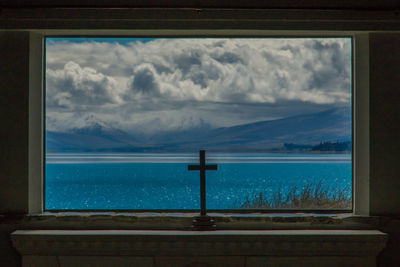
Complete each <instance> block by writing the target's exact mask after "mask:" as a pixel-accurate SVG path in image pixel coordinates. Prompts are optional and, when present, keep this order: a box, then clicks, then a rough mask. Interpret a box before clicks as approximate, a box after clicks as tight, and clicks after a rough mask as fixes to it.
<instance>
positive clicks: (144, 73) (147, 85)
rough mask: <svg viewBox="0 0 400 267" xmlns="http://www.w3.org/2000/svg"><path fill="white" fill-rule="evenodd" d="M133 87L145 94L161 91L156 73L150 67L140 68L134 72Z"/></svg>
mask: <svg viewBox="0 0 400 267" xmlns="http://www.w3.org/2000/svg"><path fill="white" fill-rule="evenodd" d="M131 89H132V90H133V91H135V92H139V93H142V94H145V95H155V94H158V93H159V87H158V84H157V82H156V80H155V78H154V73H153V72H152V70H151V69H149V68H148V67H144V68H139V69H138V70H136V71H135V72H134V73H133V80H132V83H131Z"/></svg>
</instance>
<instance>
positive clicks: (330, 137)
mask: <svg viewBox="0 0 400 267" xmlns="http://www.w3.org/2000/svg"><path fill="white" fill-rule="evenodd" d="M350 140H351V115H350V113H349V112H348V110H346V109H330V110H327V111H324V112H319V113H314V114H302V115H298V116H292V117H288V118H284V119H278V120H271V121H259V122H255V123H248V124H241V125H236V126H232V127H224V128H216V129H212V128H211V127H209V125H207V124H206V123H204V124H202V125H200V126H196V127H194V128H192V129H185V130H181V131H166V132H158V133H156V134H152V135H151V136H140V135H135V134H128V133H126V132H124V131H122V130H119V129H116V128H114V127H111V126H110V125H108V124H107V123H104V122H102V121H101V120H100V119H98V118H96V117H93V116H92V117H88V118H87V121H86V122H85V127H81V128H74V129H72V130H71V131H69V132H54V131H47V132H46V149H47V151H52V152H144V151H146V152H184V151H196V150H198V149H200V148H202V149H208V150H214V151H226V152H228V151H241V152H244V151H248V152H251V151H269V150H271V149H277V148H280V147H282V146H283V144H284V143H295V144H317V143H319V142H321V141H350Z"/></svg>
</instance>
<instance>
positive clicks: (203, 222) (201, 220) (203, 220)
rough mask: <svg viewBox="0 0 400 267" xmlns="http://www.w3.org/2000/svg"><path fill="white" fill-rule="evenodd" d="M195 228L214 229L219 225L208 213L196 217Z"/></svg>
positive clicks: (202, 229) (201, 229)
mask: <svg viewBox="0 0 400 267" xmlns="http://www.w3.org/2000/svg"><path fill="white" fill-rule="evenodd" d="M192 228H193V230H197V231H214V230H216V229H217V226H216V225H215V223H214V220H212V219H211V217H209V216H207V215H201V216H197V217H195V219H194V220H193V224H192Z"/></svg>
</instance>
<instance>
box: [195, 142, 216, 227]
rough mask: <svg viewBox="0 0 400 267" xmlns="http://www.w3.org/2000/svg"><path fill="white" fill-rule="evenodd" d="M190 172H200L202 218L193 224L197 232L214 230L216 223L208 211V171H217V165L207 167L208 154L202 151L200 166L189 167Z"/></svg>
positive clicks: (198, 218)
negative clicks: (208, 214)
mask: <svg viewBox="0 0 400 267" xmlns="http://www.w3.org/2000/svg"><path fill="white" fill-rule="evenodd" d="M188 170H189V171H200V216H199V217H197V218H196V219H195V221H194V222H193V226H194V228H196V229H197V230H214V229H215V225H214V222H213V221H212V220H211V219H210V218H209V217H208V216H207V210H206V171H211V170H213V171H216V170H218V166H217V165H216V164H210V165H206V152H205V150H200V165H188Z"/></svg>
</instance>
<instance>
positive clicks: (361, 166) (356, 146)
mask: <svg viewBox="0 0 400 267" xmlns="http://www.w3.org/2000/svg"><path fill="white" fill-rule="evenodd" d="M64 32H65V31H58V32H57V33H54V32H53V31H49V30H47V31H46V30H44V31H41V32H39V33H38V32H31V38H30V51H31V52H30V66H29V68H30V75H29V76H30V77H29V81H30V84H29V104H30V105H29V129H30V130H29V213H43V212H128V213H132V212H134V213H143V212H155V213H157V212H178V213H190V212H197V211H198V210H197V209H196V210H97V209H96V210H47V211H46V210H45V208H44V204H45V203H44V190H45V184H44V179H45V176H44V175H45V173H44V170H45V168H44V164H45V160H44V157H45V150H44V146H45V142H44V140H45V139H44V138H45V123H44V122H45V117H44V116H45V92H44V90H45V67H46V66H45V61H44V60H45V50H44V45H45V37H65V36H68V37H72V36H73V37H78V36H85V37H99V36H101V37H111V36H112V37H133V36H134V37H149V36H151V37H176V36H179V37H183V36H184V37H205V36H206V37H351V38H352V80H353V82H352V121H353V122H352V139H353V140H352V145H353V149H352V172H353V174H352V177H353V179H352V194H353V195H352V209H351V210H289V209H285V210H275V209H274V210H259V209H254V210H253V209H245V210H242V209H240V210H208V211H209V212H217V213H224V214H225V213H233V214H236V213H238V214H248V213H294V212H296V213H299V212H301V213H328V214H336V213H351V214H354V215H368V207H369V203H368V202H369V201H368V198H369V196H368V193H369V190H368V187H369V184H368V181H369V179H368V175H369V173H368V172H369V133H368V128H369V125H368V120H369V114H368V113H366V111H368V102H369V99H368V97H369V92H368V91H369V90H368V86H369V84H368V79H366V78H365V77H368V71H369V70H368V52H369V51H368V34H364V33H363V34H361V33H355V32H348V31H343V32H329V31H328V32H324V33H322V32H318V31H315V32H313V31H310V32H301V31H299V32H296V31H288V32H285V31H265V30H259V31H249V30H243V31H235V30H231V31H230V30H226V31H224V32H223V34H222V33H221V32H220V31H218V30H202V31H197V32H193V31H189V30H176V31H162V30H159V31H155V30H154V31H146V30H142V31H141V30H136V31H135V30H133V31H127V32H126V33H124V34H123V35H119V34H115V32H113V31H111V30H108V31H102V33H101V34H100V35H99V34H98V33H94V31H81V30H76V31H72V32H71V31H67V33H64ZM365 63H367V64H365ZM356 88H357V90H356ZM38 126H40V127H38ZM357 155H361V156H360V157H357Z"/></svg>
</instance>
